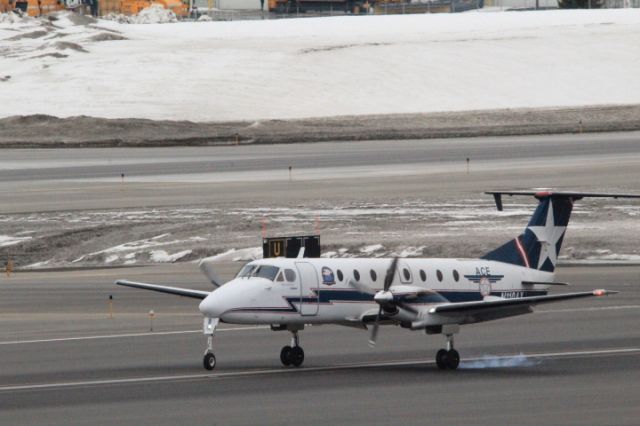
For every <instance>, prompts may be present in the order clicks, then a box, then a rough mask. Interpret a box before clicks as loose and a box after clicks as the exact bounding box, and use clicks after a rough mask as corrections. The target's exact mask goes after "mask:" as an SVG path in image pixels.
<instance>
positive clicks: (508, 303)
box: [428, 290, 617, 324]
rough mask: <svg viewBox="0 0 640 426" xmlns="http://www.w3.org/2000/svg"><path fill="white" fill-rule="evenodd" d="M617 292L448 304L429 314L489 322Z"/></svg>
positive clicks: (431, 310) (599, 291) (589, 292)
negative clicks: (537, 308) (543, 306)
mask: <svg viewBox="0 0 640 426" xmlns="http://www.w3.org/2000/svg"><path fill="white" fill-rule="evenodd" d="M615 293H617V291H609V290H593V291H585V292H580V293H564V294H553V295H549V296H532V297H520V298H515V299H497V300H495V299H494V300H487V301H480V302H460V303H446V304H442V305H438V306H434V307H432V308H430V309H429V311H428V312H429V314H432V315H442V316H446V317H459V318H460V319H461V320H462V322H461V323H463V324H471V323H475V322H482V321H489V320H494V319H499V318H506V317H511V316H515V315H522V314H528V313H530V312H533V309H532V307H533V306H535V305H539V304H543V303H551V302H560V301H563V300H570V299H580V298H583V297H594V296H595V297H597V296H608V295H610V294H615Z"/></svg>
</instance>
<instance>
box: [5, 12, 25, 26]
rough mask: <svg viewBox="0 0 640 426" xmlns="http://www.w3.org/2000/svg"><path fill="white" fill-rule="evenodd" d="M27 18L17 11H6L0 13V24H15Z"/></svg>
mask: <svg viewBox="0 0 640 426" xmlns="http://www.w3.org/2000/svg"><path fill="white" fill-rule="evenodd" d="M27 19H29V18H28V17H26V16H24V17H23V16H20V15H18V14H17V13H13V12H8V13H0V24H17V23H19V22H23V21H25V20H27Z"/></svg>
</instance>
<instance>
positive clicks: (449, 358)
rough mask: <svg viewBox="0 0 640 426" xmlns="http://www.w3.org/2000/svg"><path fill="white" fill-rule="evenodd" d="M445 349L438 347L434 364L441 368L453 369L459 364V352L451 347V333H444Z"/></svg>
mask: <svg viewBox="0 0 640 426" xmlns="http://www.w3.org/2000/svg"><path fill="white" fill-rule="evenodd" d="M445 336H446V338H447V349H440V350H439V351H438V353H437V354H436V364H437V365H438V368H439V369H441V370H455V369H456V368H458V365H459V364H460V354H459V353H458V351H456V350H455V349H454V348H453V333H451V334H445Z"/></svg>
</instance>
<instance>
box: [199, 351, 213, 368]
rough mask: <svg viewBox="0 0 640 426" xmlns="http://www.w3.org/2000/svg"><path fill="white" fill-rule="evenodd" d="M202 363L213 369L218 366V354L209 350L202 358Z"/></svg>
mask: <svg viewBox="0 0 640 426" xmlns="http://www.w3.org/2000/svg"><path fill="white" fill-rule="evenodd" d="M202 364H203V365H204V368H205V369H207V370H213V369H214V367H215V366H216V356H215V355H214V354H213V353H211V352H207V353H206V354H205V355H204V358H203V359H202Z"/></svg>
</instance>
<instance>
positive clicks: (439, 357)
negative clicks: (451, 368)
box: [436, 349, 448, 370]
mask: <svg viewBox="0 0 640 426" xmlns="http://www.w3.org/2000/svg"><path fill="white" fill-rule="evenodd" d="M447 353H448V352H447V350H446V349H440V350H439V351H438V353H436V365H437V366H438V368H439V369H440V370H446V369H447V364H446V358H447Z"/></svg>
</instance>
